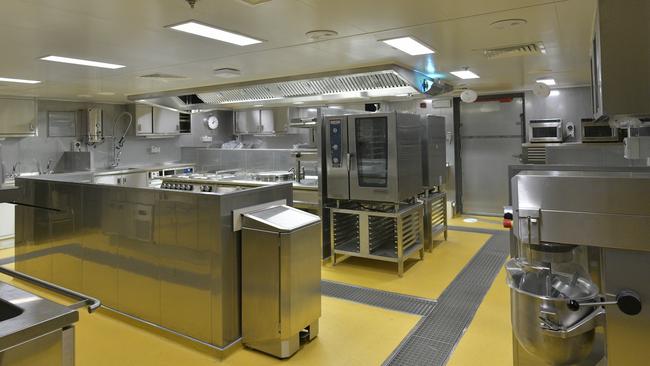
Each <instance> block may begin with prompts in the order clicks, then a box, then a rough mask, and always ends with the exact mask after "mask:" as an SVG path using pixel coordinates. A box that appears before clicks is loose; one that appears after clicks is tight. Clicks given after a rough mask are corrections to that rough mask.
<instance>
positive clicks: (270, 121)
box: [260, 108, 289, 134]
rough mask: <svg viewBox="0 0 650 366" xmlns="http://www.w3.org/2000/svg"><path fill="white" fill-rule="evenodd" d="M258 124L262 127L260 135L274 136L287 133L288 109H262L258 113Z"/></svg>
mask: <svg viewBox="0 0 650 366" xmlns="http://www.w3.org/2000/svg"><path fill="white" fill-rule="evenodd" d="M260 123H261V125H262V128H261V131H262V133H268V134H274V133H284V132H287V131H288V129H289V109H288V108H274V109H263V110H261V111H260Z"/></svg>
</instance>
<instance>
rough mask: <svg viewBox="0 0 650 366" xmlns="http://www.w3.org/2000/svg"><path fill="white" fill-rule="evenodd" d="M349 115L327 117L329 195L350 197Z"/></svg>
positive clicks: (336, 197)
mask: <svg viewBox="0 0 650 366" xmlns="http://www.w3.org/2000/svg"><path fill="white" fill-rule="evenodd" d="M347 125H348V122H347V117H345V116H337V117H327V118H325V148H324V150H325V151H324V153H325V160H326V166H327V175H326V177H327V197H328V198H331V199H343V200H347V199H350V185H349V177H350V155H349V151H348V128H347Z"/></svg>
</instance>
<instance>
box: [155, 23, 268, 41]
mask: <svg viewBox="0 0 650 366" xmlns="http://www.w3.org/2000/svg"><path fill="white" fill-rule="evenodd" d="M167 28H171V29H174V30H177V31H181V32H185V33H191V34H194V35H197V36H201V37H206V38H211V39H216V40H217V41H221V42H227V43H232V44H236V45H238V46H248V45H251V44H256V43H262V41H260V40H259V39H255V38H251V37H247V36H244V35H241V34H237V33H233V32H229V31H226V30H223V29H219V28H215V27H213V26H210V25H206V24H201V23H199V22H197V21H196V20H190V21H187V22H183V23H181V24H176V25H168V26H167Z"/></svg>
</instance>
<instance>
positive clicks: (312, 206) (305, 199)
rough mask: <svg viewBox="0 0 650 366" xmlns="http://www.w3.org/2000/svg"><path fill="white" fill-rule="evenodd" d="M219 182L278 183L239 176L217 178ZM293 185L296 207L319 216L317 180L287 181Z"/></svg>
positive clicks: (250, 184) (251, 184) (262, 184)
mask: <svg viewBox="0 0 650 366" xmlns="http://www.w3.org/2000/svg"><path fill="white" fill-rule="evenodd" d="M219 183H220V184H224V185H237V186H245V187H267V186H270V185H274V184H278V183H276V182H261V181H256V180H251V179H243V178H241V177H235V178H224V179H221V180H219ZM288 183H291V184H292V187H293V203H294V206H295V207H297V208H301V209H304V210H309V211H311V212H314V213H317V214H318V215H319V216H320V194H319V192H318V180H306V181H304V183H298V182H295V181H291V182H288Z"/></svg>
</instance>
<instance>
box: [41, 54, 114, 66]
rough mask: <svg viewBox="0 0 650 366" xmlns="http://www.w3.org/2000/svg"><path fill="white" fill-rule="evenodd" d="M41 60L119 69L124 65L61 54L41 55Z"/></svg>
mask: <svg viewBox="0 0 650 366" xmlns="http://www.w3.org/2000/svg"><path fill="white" fill-rule="evenodd" d="M41 60H44V61H53V62H61V63H64V64H73V65H81V66H90V67H101V68H104V69H121V68H123V67H125V66H124V65H118V64H110V63H108V62H99V61H91V60H83V59H80V58H70V57H63V56H45V57H41Z"/></svg>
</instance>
